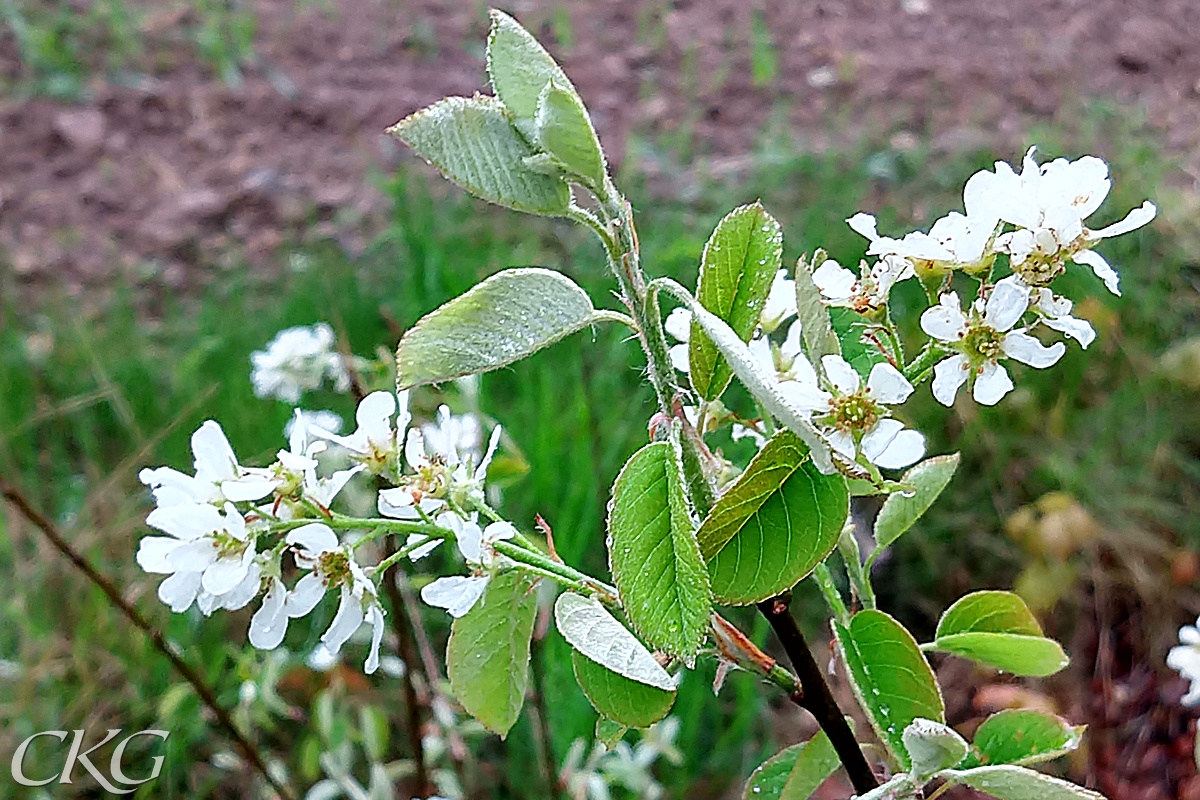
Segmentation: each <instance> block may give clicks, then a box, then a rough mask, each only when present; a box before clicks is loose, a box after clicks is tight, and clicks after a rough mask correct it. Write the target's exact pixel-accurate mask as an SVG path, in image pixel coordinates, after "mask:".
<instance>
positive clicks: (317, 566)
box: [137, 392, 516, 673]
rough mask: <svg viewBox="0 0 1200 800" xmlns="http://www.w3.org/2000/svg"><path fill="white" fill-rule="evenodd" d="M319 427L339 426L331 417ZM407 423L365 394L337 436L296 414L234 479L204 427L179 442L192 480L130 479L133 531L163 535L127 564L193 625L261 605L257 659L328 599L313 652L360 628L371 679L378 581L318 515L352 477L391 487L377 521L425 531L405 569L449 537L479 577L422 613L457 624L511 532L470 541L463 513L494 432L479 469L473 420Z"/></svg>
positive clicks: (395, 399) (404, 402)
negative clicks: (140, 488)
mask: <svg viewBox="0 0 1200 800" xmlns="http://www.w3.org/2000/svg"><path fill="white" fill-rule="evenodd" d="M316 419H318V420H319V418H316ZM326 419H328V417H327V418H326ZM319 421H325V420H319ZM331 421H333V422H338V423H339V424H340V420H338V419H337V418H336V417H334V418H333V419H332V420H331ZM411 421H412V418H411V415H410V414H409V411H408V393H407V392H401V393H400V394H399V395H396V394H392V393H390V392H374V393H372V394H370V395H367V396H366V397H365V398H363V400H362V401H361V402H360V403H359V406H358V409H357V412H356V422H357V427H356V429H355V430H354V431H353V432H352V433H350V434H348V435H345V436H343V435H339V434H337V433H334V432H333V431H330V430H327V429H325V428H322V427H320V425H319V424H318V422H317V421H314V417H313V416H311V415H308V414H306V413H305V412H302V411H300V410H297V411H296V413H295V416H294V418H293V420H292V422H291V424H290V425H289V427H288V431H287V435H288V447H287V449H282V450H280V451H279V452H278V454H277V455H276V460H275V462H274V463H272V464H270V465H269V466H266V467H247V466H242V465H241V464H240V463H239V462H238V459H237V457H236V456H235V454H234V452H233V448H232V447H231V446H230V444H229V441H228V440H227V438H226V436H225V433H224V431H223V430H222V429H221V426H220V425H219V424H218V423H216V422H215V421H212V420H209V421H207V422H205V423H203V424H202V425H201V426H200V427H199V428H198V429H197V430H196V432H195V433H194V434H193V435H192V454H193V456H194V474H192V475H188V474H185V473H183V472H180V471H178V470H175V469H173V468H171V467H158V468H155V469H144V470H142V472H141V474H140V478H141V481H142V483H144V484H146V485H147V486H148V487H149V488H150V490H151V492H152V494H153V496H154V500H155V503H156V507H155V508H154V510H152V511H151V512H150V514H149V515H148V516H147V518H146V522H147V524H148V525H149V526H150V527H152V528H154V529H156V530H157V531H159V532H161V533H162V534H164V535H153V536H147V537H145V538H143V539H142V541H141V543H140V545H139V549H138V553H137V561H138V564H139V565H140V566H141V567H142V568H143V569H145V570H146V571H147V572H150V573H155V574H160V575H165V576H167V577H166V578H165V579H164V580H163V581H162V583H161V584H160V585H159V589H158V596H159V598H160V599H161V600H162V601H163V603H165V604H166V605H168V606H169V607H170V608H171V610H172V611H175V612H176V613H182V612H185V611H187V610H188V609H189V608H191V607H192V606H193V605H195V606H196V607H197V608H199V609H200V611H201V613H203V614H205V615H209V614H211V613H213V612H214V611H217V610H220V609H225V610H230V611H233V610H237V609H241V608H244V607H245V606H247V605H249V604H250V603H251V602H253V601H254V600H255V598H258V597H260V596H261V598H262V599H261V603H260V605H259V607H258V609H257V611H256V612H255V613H254V615H253V617H252V618H251V622H250V629H249V640H250V643H251V644H252V645H254V646H255V647H257V648H259V649H264V650H270V649H274V648H276V647H278V646H279V645H280V644H281V643H282V641H283V638H284V636H285V634H286V632H287V628H288V624H289V622H290V621H291V620H293V619H298V618H301V617H305V616H307V615H308V614H309V613H311V612H312V611H313V609H315V608H316V607H317V606H318V605H319V604H320V602H321V601H322V599H323V598H324V597H325V596H326V595H327V594H331V593H332V594H335V595H336V596H337V597H338V605H337V610H336V612H335V614H334V617H333V620H332V622H331V623H330V625H329V627H328V629H327V630H326V631H325V633H324V634H323V635H322V636H321V642H322V644H323V646H324V648H325V650H326V651H327V652H328V653H329V654H330V655H331V656H336V655H337V654H338V653H339V651H340V650H341V649H342V647H343V646H344V645H345V643H346V642H347V641H348V640H349V639H350V637H351V636H353V635H354V634H355V633H356V632H357V631H358V630H359V628H361V627H362V626H363V625H364V623H367V624H369V625H370V628H371V637H370V648H369V654H368V657H367V660H366V665H365V668H366V671H367V672H368V673H371V672H374V671H375V670H376V669H377V668H378V667H379V662H380V657H379V649H380V645H381V643H382V640H383V635H384V616H385V612H384V609H383V606H382V605H381V603H380V600H379V592H378V587H377V581H378V580H379V579H380V578H381V577H382V575H381V571H380V570H377V569H376V568H375V567H371V566H366V565H364V564H363V563H362V562H361V556H362V553H363V550H362V549H360V545H362V544H366V543H367V542H369V541H370V539H371V538H372V536H371V534H369V533H368V534H365V535H364V534H363V532H362V531H361V529H359V538H358V539H357V540H351V539H348V538H345V537H344V536H340V535H339V532H338V531H343V532H347V533H353V532H354V531H355V530H356V527H355V526H354V525H353V524H350V523H349V522H347V518H343V517H341V515H338V514H335V513H333V512H332V511H331V506H332V505H333V504H334V500H335V499H336V498H337V496H338V495H339V493H340V492H341V491H342V489H343V488H345V486H346V485H347V484H348V483H349V482H350V481H351V480H352V479H353V478H354V477H355V476H356V475H359V474H360V473H368V474H371V475H374V476H377V477H378V478H379V479H380V480H383V481H385V482H387V483H388V484H390V488H385V489H382V490H381V491H380V492H379V496H378V501H377V504H378V507H379V511H380V513H381V514H382V515H383V516H384V517H390V518H394V519H397V520H407V521H410V522H412V523H415V525H414V527H418V528H421V529H422V530H423V531H425V532H423V533H413V534H411V535H410V536H409V541H408V544H407V546H406V547H405V548H404V550H405V552H407V553H408V554H409V555H410V556H411V557H413V558H419V557H421V556H423V555H426V554H427V553H428V552H429V551H430V550H432V549H433V548H434V547H436V546H437V545H438V544H439V543H440V542H441V541H442V539H443V538H449V537H453V538H454V540H455V541H456V542H457V544H458V548H459V550H460V552H461V553H462V554H463V555H464V557H465V558H466V560H467V562H468V563H469V564H470V565H472V567H473V568H474V569H475V570H476V572H477V573H480V574H475V575H472V576H469V577H459V578H443V579H441V581H439V582H435V583H434V584H431V585H430V586H427V587H425V591H424V592H423V596H426V599H427V600H428V601H429V602H431V603H432V604H434V605H438V606H441V607H444V608H447V609H448V610H450V612H451V613H453V614H455V615H456V616H458V615H461V614H463V613H466V611H467V610H468V609H469V608H470V607H471V606H472V605H473V604H474V602H475V600H477V599H478V597H479V596H480V595H481V594H482V592H483V589H484V587H485V586H486V584H487V576H488V574H490V572H491V571H494V570H495V569H496V568H497V566H498V565H499V560H498V558H497V557H496V555H495V553H494V551H493V549H492V545H493V544H494V543H495V542H496V541H499V540H501V539H506V538H511V537H512V536H514V535H515V533H516V532H515V530H514V529H513V528H512V526H510V525H508V524H507V523H493V524H491V525H488V526H487V527H486V528H485V529H482V530H481V529H480V527H479V525H478V524H477V522H476V518H477V513H478V512H477V511H475V510H473V509H474V508H475V507H476V506H477V505H479V504H481V503H482V498H483V490H484V480H485V478H486V474H487V467H488V463H489V462H490V461H491V459H492V457H493V455H494V453H495V450H496V448H497V446H498V443H499V437H500V428H499V426H497V427H496V428H495V429H494V430H493V432H492V435H491V438H490V440H489V445H488V449H487V451H486V452H485V453H484V454H483V456H482V458H481V457H480V454H479V448H480V445H481V440H482V436H483V427H482V424H481V422H480V420H479V418H478V417H476V416H474V415H464V416H455V415H452V414H451V413H450V411H449V409H448V408H446V407H445V406H443V407H442V408H440V409H439V411H438V417H437V421H436V423H432V424H428V425H425V426H422V427H417V426H410V423H411ZM331 444H333V445H336V446H337V448H336V449H338V450H339V452H340V454H341V457H342V458H343V459H348V460H349V461H350V464H349V465H347V466H346V467H345V468H343V469H337V470H333V471H328V470H324V469H322V465H321V462H320V461H319V460H318V456H319V455H322V454H323V453H325V452H326V451H327V449H328V448H329V446H330V445H331ZM435 516H436V523H434V522H433V518H434V517H435ZM289 562H290V563H289ZM377 572H379V573H380V574H375V573H377ZM292 577H296V580H295V581H294V583H292V585H291V587H290V588H289V586H288V584H287V583H285V579H287V580H288V581H289V582H290V580H291V578H292Z"/></svg>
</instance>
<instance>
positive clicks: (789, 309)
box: [758, 269, 797, 334]
mask: <svg viewBox="0 0 1200 800" xmlns="http://www.w3.org/2000/svg"><path fill="white" fill-rule="evenodd" d="M796 314H797V309H796V282H795V281H794V280H792V279H791V278H789V277H788V271H787V270H786V269H781V270H779V271H778V272H776V273H775V278H774V279H773V280H772V281H771V290H770V291H769V292H768V293H767V301H766V302H765V303H763V309H762V311H761V312H760V313H759V315H758V325H759V327H760V328H762V332H763V333H765V334H770V333H774V332H775V330H776V329H777V328H779V326H780V325H782V324H783V323H785V322H787V321H788V320H789V319H791V318H792V317H794V316H796Z"/></svg>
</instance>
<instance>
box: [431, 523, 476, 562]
mask: <svg viewBox="0 0 1200 800" xmlns="http://www.w3.org/2000/svg"><path fill="white" fill-rule="evenodd" d="M444 516H446V515H443V517H444ZM439 519H441V518H440V517H439ZM454 533H455V541H456V542H457V543H458V551H459V552H460V553H462V555H463V558H465V559H466V560H467V561H470V562H471V563H473V564H481V563H483V531H482V530H480V528H479V526H478V525H477V524H475V523H474V522H463V523H462V525H461V527H459V528H458V530H456V531H455V532H454Z"/></svg>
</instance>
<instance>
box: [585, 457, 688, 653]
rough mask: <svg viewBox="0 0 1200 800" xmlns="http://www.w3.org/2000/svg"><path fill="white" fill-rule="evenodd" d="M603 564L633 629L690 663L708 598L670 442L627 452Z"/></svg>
mask: <svg viewBox="0 0 1200 800" xmlns="http://www.w3.org/2000/svg"><path fill="white" fill-rule="evenodd" d="M608 558H609V564H610V566H611V569H612V575H613V580H615V581H616V583H617V589H618V590H619V591H620V594H621V605H622V607H623V608H624V609H625V613H626V615H628V617H629V622H630V623H631V624H632V625H633V627H634V630H636V631H637V632H638V633H639V634H640V635H641V636H642V638H643V639H645V640H646V642H647V643H648V644H649V645H650V646H651V647H654V648H656V649H659V650H662V651H663V652H666V653H670V654H671V655H677V656H683V657H684V658H689V659H690V658H692V657H694V656H695V655H696V651H698V650H699V649H700V645H701V643H702V642H703V641H704V637H705V636H706V635H707V633H708V623H709V617H710V615H711V614H712V591H711V589H709V585H708V571H707V570H706V569H705V568H704V561H702V560H701V558H700V548H699V547H698V546H697V545H696V535H695V523H694V522H693V521H692V516H691V513H690V512H689V510H688V507H687V499H686V498H685V496H684V493H683V475H682V474H681V472H680V466H679V459H678V457H677V456H676V453H675V447H674V445H672V444H671V443H670V442H655V443H654V444H648V445H646V446H645V447H643V448H642V449H641V450H639V451H637V452H636V453H634V454H633V456H632V457H631V458H630V459H629V461H628V462H627V463H626V464H625V467H624V468H623V469H622V470H621V474H620V475H618V476H617V480H616V481H615V482H614V483H613V493H612V502H611V503H610V504H609V507H608Z"/></svg>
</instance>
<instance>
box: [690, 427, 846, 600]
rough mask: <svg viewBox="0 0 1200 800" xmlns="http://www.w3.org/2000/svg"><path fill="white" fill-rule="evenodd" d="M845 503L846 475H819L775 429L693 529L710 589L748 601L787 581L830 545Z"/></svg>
mask: <svg viewBox="0 0 1200 800" xmlns="http://www.w3.org/2000/svg"><path fill="white" fill-rule="evenodd" d="M849 508H850V496H849V493H848V492H847V491H846V481H845V480H844V479H843V478H842V477H841V476H840V475H822V474H821V473H820V472H819V471H818V470H817V468H816V467H815V466H814V465H813V463H812V460H811V458H810V457H809V452H808V450H807V448H805V447H804V444H803V443H802V442H801V441H800V439H799V438H798V437H797V436H796V435H795V434H794V433H792V432H791V431H787V430H784V431H780V432H779V433H777V434H776V435H775V436H774V437H773V438H772V439H771V441H769V442H767V444H766V446H765V447H763V449H762V450H761V451H759V453H758V455H756V456H755V457H754V459H753V460H752V461H751V462H750V465H749V466H748V467H746V471H745V472H743V473H742V474H741V476H740V477H739V478H738V479H737V482H735V483H734V484H733V486H731V487H729V489H728V490H727V491H726V492H725V494H723V495H722V496H721V499H720V500H718V501H717V503H716V505H714V506H713V508H712V511H710V512H709V514H708V517H707V518H706V519H705V520H704V522H703V523H702V524H701V525H700V530H699V531H697V533H696V538H697V540H698V541H699V543H700V554H701V555H702V556H703V557H704V560H705V561H706V562H708V574H709V577H710V578H711V579H712V589H713V596H714V597H715V598H716V599H717V601H718V602H720V603H725V604H727V605H748V604H750V603H758V602H761V601H763V600H766V599H767V598H768V597H774V596H775V595H777V594H779V593H780V592H782V591H785V590H787V589H790V588H792V587H793V586H795V585H796V583H797V582H799V581H800V580H801V579H802V578H804V577H805V576H806V575H808V574H809V573H810V572H812V570H813V567H815V566H816V565H817V564H819V563H821V562H822V561H823V560H824V559H825V557H826V556H828V555H829V554H830V553H831V552H832V551H833V548H834V547H836V546H837V540H838V535H839V534H840V533H841V530H842V525H843V524H845V522H846V515H847V513H848V512H849Z"/></svg>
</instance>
